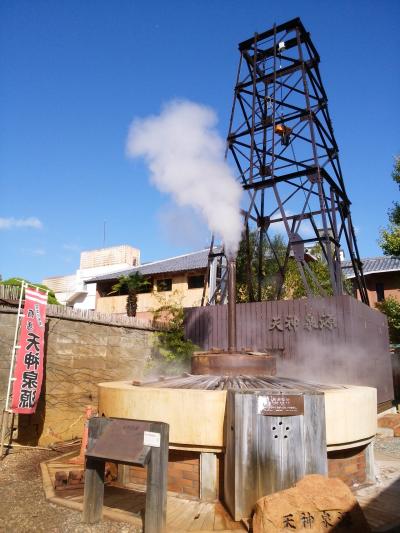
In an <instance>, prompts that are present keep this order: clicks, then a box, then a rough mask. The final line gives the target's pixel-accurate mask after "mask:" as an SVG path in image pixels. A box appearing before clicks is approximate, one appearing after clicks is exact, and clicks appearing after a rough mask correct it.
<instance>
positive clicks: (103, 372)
mask: <svg viewBox="0 0 400 533" xmlns="http://www.w3.org/2000/svg"><path fill="white" fill-rule="evenodd" d="M15 321H16V314H15V310H12V309H9V310H4V309H3V310H1V311H0V401H1V408H3V406H4V399H5V395H6V387H7V380H8V372H9V367H10V352H11V348H12V342H13V336H14V329H15ZM154 340H155V331H154V330H153V329H152V328H150V327H149V328H145V327H137V326H125V325H124V326H119V325H111V324H105V323H103V324H102V323H93V322H90V321H89V320H83V319H72V318H68V319H66V318H57V317H51V316H50V317H49V318H48V319H47V322H46V343H45V376H44V382H43V388H42V394H41V399H40V401H39V405H38V408H37V411H36V413H35V414H34V415H21V416H20V417H19V420H18V441H19V442H21V443H25V444H40V445H47V444H50V443H54V442H56V441H61V440H69V439H73V438H75V437H78V436H80V435H81V433H82V429H83V423H84V410H85V406H86V405H89V404H91V405H94V406H95V407H97V383H99V382H103V381H116V380H128V379H133V378H135V379H141V378H142V377H143V373H144V370H145V366H146V362H147V361H149V360H150V359H151V357H152V354H153V351H154Z"/></svg>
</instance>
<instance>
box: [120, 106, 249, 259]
mask: <svg viewBox="0 0 400 533" xmlns="http://www.w3.org/2000/svg"><path fill="white" fill-rule="evenodd" d="M216 123H217V116H216V114H215V112H214V111H213V110H212V109H210V108H208V107H205V106H202V105H199V104H196V103H194V102H189V101H174V102H170V103H169V104H168V105H166V106H165V107H164V109H163V110H162V111H161V113H160V114H159V115H157V116H150V117H147V118H144V119H137V120H135V121H134V122H133V124H132V125H131V128H130V131H129V137H128V140H127V152H128V155H130V156H132V157H138V156H141V157H144V159H145V160H146V162H147V164H148V166H149V169H150V173H151V180H152V182H153V183H154V185H155V186H156V187H157V188H158V189H159V190H160V191H161V192H164V193H168V194H170V195H171V196H172V198H173V199H174V201H175V202H176V203H177V204H178V206H180V207H190V208H192V209H194V210H195V211H196V212H197V213H199V214H200V215H201V217H202V218H203V219H204V220H205V221H206V222H207V225H208V227H209V229H210V230H211V232H213V233H214V232H215V233H216V234H217V235H218V236H219V237H220V238H221V239H222V241H223V242H224V244H225V248H226V251H227V252H228V253H235V252H236V250H237V247H238V244H239V240H240V236H241V231H242V220H241V216H240V209H239V208H240V198H241V195H242V188H241V187H240V185H239V184H238V183H237V182H236V180H235V177H234V174H233V172H232V170H231V168H230V167H229V165H228V164H227V163H226V161H225V160H224V149H225V142H224V140H223V139H222V138H221V136H220V135H219V134H218V132H217V130H216Z"/></svg>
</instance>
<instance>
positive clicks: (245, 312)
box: [185, 295, 393, 403]
mask: <svg viewBox="0 0 400 533" xmlns="http://www.w3.org/2000/svg"><path fill="white" fill-rule="evenodd" d="M185 333H186V337H187V338H189V339H190V340H192V341H193V342H194V343H195V344H196V345H198V346H200V347H201V349H203V350H209V349H212V348H221V349H227V306H226V305H216V306H207V307H197V308H188V309H185ZM237 347H238V349H239V350H243V349H247V350H255V351H267V352H268V351H272V352H274V353H279V354H280V357H279V358H278V373H280V374H281V375H282V376H283V375H285V376H287V377H293V378H296V377H298V378H301V379H308V380H309V381H320V382H325V383H343V384H353V385H369V386H372V387H376V388H377V389H378V402H379V403H383V402H386V401H389V400H391V399H393V381H392V369H391V359H390V353H389V337H388V328H387V320H386V317H385V316H384V315H383V314H382V313H380V312H379V311H377V310H375V309H371V308H369V307H368V306H366V305H365V304H363V303H361V302H359V301H358V300H356V299H355V298H352V297H351V296H347V295H343V296H332V297H327V298H304V299H298V300H280V301H268V302H256V303H248V304H238V305H237Z"/></svg>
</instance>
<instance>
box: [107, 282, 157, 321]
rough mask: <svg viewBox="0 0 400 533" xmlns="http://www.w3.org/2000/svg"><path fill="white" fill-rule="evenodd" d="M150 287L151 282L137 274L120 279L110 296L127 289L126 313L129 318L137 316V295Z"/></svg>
mask: <svg viewBox="0 0 400 533" xmlns="http://www.w3.org/2000/svg"><path fill="white" fill-rule="evenodd" d="M148 285H150V282H149V281H148V280H147V279H145V278H144V277H143V276H142V275H141V274H140V272H135V273H134V274H129V276H121V277H119V278H118V282H117V283H116V284H115V285H113V286H112V291H111V292H110V294H113V293H116V292H120V291H122V290H124V289H126V290H127V291H128V297H127V300H126V313H127V315H128V316H136V311H137V295H138V293H139V292H141V291H142V290H143V289H144V288H145V287H147V286H148Z"/></svg>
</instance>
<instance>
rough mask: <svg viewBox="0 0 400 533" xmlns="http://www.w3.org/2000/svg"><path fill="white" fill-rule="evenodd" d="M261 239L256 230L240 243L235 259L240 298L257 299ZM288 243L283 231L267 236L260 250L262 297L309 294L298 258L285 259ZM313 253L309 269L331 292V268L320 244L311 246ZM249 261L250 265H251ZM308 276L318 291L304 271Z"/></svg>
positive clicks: (328, 292)
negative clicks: (282, 272) (269, 238)
mask: <svg viewBox="0 0 400 533" xmlns="http://www.w3.org/2000/svg"><path fill="white" fill-rule="evenodd" d="M259 246H260V243H259V239H258V232H257V230H253V231H250V232H248V234H247V235H245V236H244V237H243V239H242V241H241V243H240V246H239V251H238V255H237V259H236V278H237V295H238V296H237V299H238V301H239V302H249V301H250V302H251V301H255V300H257V299H258V297H259V294H258V287H259V279H258V272H259V265H260V254H259ZM286 249H287V245H286V243H285V241H284V239H283V237H282V236H281V235H275V236H274V237H273V238H272V239H271V240H270V242H269V241H268V240H266V239H265V240H264V241H263V244H262V251H261V277H260V281H261V294H260V296H261V300H273V299H276V298H279V299H288V298H302V297H304V296H307V292H306V289H305V287H304V284H303V281H302V278H301V274H300V272H299V269H298V266H297V263H296V261H295V260H294V259H293V258H291V257H288V258H287V259H286ZM310 255H312V256H314V260H311V261H310V262H309V263H308V266H309V268H310V270H311V271H312V272H313V274H314V276H315V278H316V279H317V281H318V283H319V285H320V286H321V287H322V288H323V289H324V291H325V292H326V293H327V294H328V295H331V294H332V287H331V283H330V275H329V269H328V266H327V264H326V262H325V261H323V260H322V259H321V256H322V253H321V250H320V248H319V247H318V246H315V247H314V248H313V249H311V250H310ZM277 259H278V260H279V263H280V264H281V265H283V264H284V263H285V260H286V262H287V267H286V273H285V282H284V284H283V287H282V290H281V291H279V286H280V284H281V279H282V276H281V272H280V268H279V265H278V261H277ZM249 265H250V266H249ZM305 276H306V279H307V281H308V284H309V286H310V288H311V289H312V290H313V291H315V292H316V293H318V286H317V285H316V283H315V281H314V279H313V278H312V277H311V276H310V274H309V273H308V272H305Z"/></svg>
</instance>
